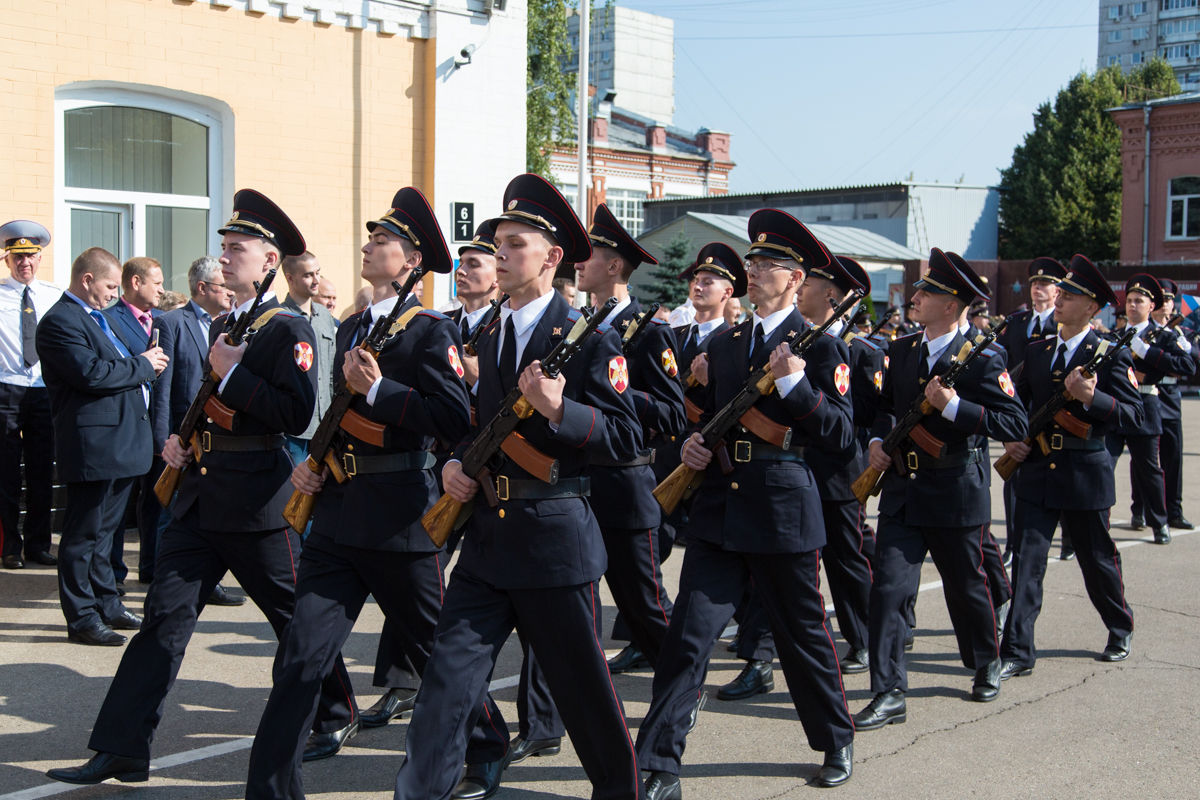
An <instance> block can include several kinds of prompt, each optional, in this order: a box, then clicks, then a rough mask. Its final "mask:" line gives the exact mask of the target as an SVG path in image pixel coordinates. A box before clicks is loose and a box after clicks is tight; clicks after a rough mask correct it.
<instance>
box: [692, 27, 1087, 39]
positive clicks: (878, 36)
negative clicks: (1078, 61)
mask: <svg viewBox="0 0 1200 800" xmlns="http://www.w3.org/2000/svg"><path fill="white" fill-rule="evenodd" d="M1094 27H1096V26H1095V25H1091V24H1087V25H1048V26H1045V27H1035V28H978V29H975V30H960V31H900V32H896V33H813V34H796V35H794V36H793V35H788V36H680V37H677V38H676V39H675V41H677V42H712V41H723V42H730V41H746V40H751V39H752V40H754V41H759V42H762V41H786V40H793V39H882V38H887V37H893V36H960V35H963V34H970V33H1019V32H1025V31H1038V32H1040V31H1060V30H1067V29H1071V28H1094Z"/></svg>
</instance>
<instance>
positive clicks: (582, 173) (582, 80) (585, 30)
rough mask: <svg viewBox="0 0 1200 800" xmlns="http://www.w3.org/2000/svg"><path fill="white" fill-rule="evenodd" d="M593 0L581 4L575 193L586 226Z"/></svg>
mask: <svg viewBox="0 0 1200 800" xmlns="http://www.w3.org/2000/svg"><path fill="white" fill-rule="evenodd" d="M591 17H592V1H591V0H584V2H582V3H580V4H579V89H578V91H577V92H576V94H578V95H579V138H578V140H577V141H578V144H579V146H578V148H577V149H578V151H579V191H577V192H576V193H575V210H576V211H577V212H578V213H579V220H580V221H581V222H582V223H583V226H584V227H585V228H586V227H587V224H588V201H587V189H588V184H589V181H588V174H587V152H588V50H589V49H590V48H589V47H588V45H589V44H590V42H589V37H590V30H589V29H590V28H591V21H592V20H591Z"/></svg>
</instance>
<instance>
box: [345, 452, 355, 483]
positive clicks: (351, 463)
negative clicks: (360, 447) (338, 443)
mask: <svg viewBox="0 0 1200 800" xmlns="http://www.w3.org/2000/svg"><path fill="white" fill-rule="evenodd" d="M342 468H343V469H344V470H345V471H346V477H347V478H353V477H354V476H355V475H357V474H358V461H357V459H355V458H354V453H342Z"/></svg>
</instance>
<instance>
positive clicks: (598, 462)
mask: <svg viewBox="0 0 1200 800" xmlns="http://www.w3.org/2000/svg"><path fill="white" fill-rule="evenodd" d="M588 463H590V464H592V465H593V466H597V467H644V466H645V465H647V464H653V463H654V451H653V450H644V451H643V452H642V453H641V455H639V456H638V457H637V458H635V459H634V460H633V461H613V460H612V459H610V458H593V459H592V460H591V461H590V462H588Z"/></svg>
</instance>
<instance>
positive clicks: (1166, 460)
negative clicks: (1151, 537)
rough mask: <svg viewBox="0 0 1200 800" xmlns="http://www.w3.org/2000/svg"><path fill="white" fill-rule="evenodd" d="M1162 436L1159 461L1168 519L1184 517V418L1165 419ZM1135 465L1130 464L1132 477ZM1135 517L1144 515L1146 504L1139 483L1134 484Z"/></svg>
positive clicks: (1159, 440)
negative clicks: (1143, 501) (1143, 502)
mask: <svg viewBox="0 0 1200 800" xmlns="http://www.w3.org/2000/svg"><path fill="white" fill-rule="evenodd" d="M1162 430H1163V432H1162V436H1160V437H1159V439H1158V461H1159V466H1161V467H1162V472H1163V488H1164V490H1165V492H1166V506H1167V519H1168V520H1172V519H1174V520H1178V519H1182V518H1183V420H1181V419H1164V420H1163V421H1162ZM1132 471H1133V467H1132V466H1130V472H1131V476H1130V477H1132ZM1130 510H1131V511H1132V512H1133V516H1135V517H1143V518H1144V514H1145V506H1144V505H1143V504H1142V493H1141V492H1140V491H1138V485H1137V484H1136V483H1135V484H1134V485H1133V504H1132V506H1131V509H1130Z"/></svg>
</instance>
